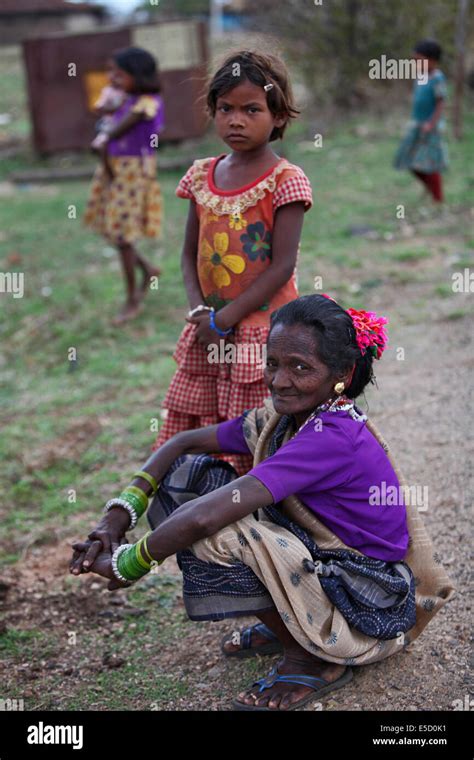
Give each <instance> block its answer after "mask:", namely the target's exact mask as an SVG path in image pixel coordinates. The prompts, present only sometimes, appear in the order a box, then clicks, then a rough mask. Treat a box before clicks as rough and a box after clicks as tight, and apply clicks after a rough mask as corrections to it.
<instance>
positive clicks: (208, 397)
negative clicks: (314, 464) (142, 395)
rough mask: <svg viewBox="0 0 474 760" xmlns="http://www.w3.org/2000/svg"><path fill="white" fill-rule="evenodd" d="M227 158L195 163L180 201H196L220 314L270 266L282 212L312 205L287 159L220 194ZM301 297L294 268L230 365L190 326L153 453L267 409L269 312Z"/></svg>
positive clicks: (207, 297)
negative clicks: (187, 433) (188, 434)
mask: <svg viewBox="0 0 474 760" xmlns="http://www.w3.org/2000/svg"><path fill="white" fill-rule="evenodd" d="M224 157H225V154H222V155H220V156H217V157H215V158H204V159H199V160H197V161H194V163H193V165H192V166H191V167H190V169H189V170H188V171H187V172H186V174H185V175H184V177H183V178H182V179H181V181H180V182H179V184H178V187H177V189H176V195H177V196H178V197H179V198H186V199H189V200H194V201H195V203H196V213H197V216H198V219H199V240H198V251H197V262H196V264H197V271H198V278H199V283H200V286H201V290H202V293H203V296H204V301H205V303H206V304H207V305H208V306H212V307H214V309H215V310H216V312H217V311H218V310H219V309H221V308H223V307H224V306H225V305H226V304H228V303H231V302H232V301H234V300H235V299H236V298H237V297H238V296H239V295H240V294H241V293H243V292H244V290H245V289H246V288H247V287H249V286H250V285H251V284H252V283H253V282H254V280H256V279H257V278H258V277H259V275H260V274H262V273H263V272H264V271H265V270H266V269H267V268H268V267H269V266H270V263H271V261H272V231H273V226H274V221H275V214H276V212H277V210H278V209H279V208H280V207H281V206H283V205H285V204H287V203H294V202H298V201H300V202H303V203H304V207H305V211H307V210H308V209H309V208H311V205H312V191H311V185H310V182H309V180H308V178H307V177H306V175H305V174H304V172H303V171H302V170H301V169H300V168H299V167H298V166H295V165H294V164H291V163H289V162H288V161H287V160H286V159H284V158H280V159H279V161H278V163H277V164H276V165H275V166H273V167H272V168H271V169H269V170H268V171H267V172H265V174H263V175H262V176H261V177H259V178H258V179H256V180H255V181H254V182H252V183H250V184H249V185H246V186H245V187H242V188H240V189H238V190H221V189H219V188H218V187H216V185H215V184H214V170H215V166H216V164H217V162H218V161H220V160H221V159H222V158H224ZM298 253H299V248H298ZM297 297H298V290H297V279H296V266H295V269H294V271H293V273H292V275H291V277H290V279H289V280H288V281H287V282H286V283H285V284H284V285H283V286H282V287H281V288H280V289H279V290H278V291H277V292H276V293H275V294H274V295H273V296H272V298H271V299H269V301H267V302H266V303H264V304H262V306H260V308H259V309H257V310H256V311H254V312H253V313H252V314H248V315H247V316H246V317H244V318H243V319H242V320H241V321H240V322H239V323H238V324H237V325H235V326H234V329H235V334H234V340H235V349H230V351H234V354H227V357H233V358H231V360H230V361H229V359H228V358H227V357H225V356H224V355H223V353H222V351H221V353H220V360H219V361H218V362H217V361H215V362H211V361H210V355H209V354H208V351H207V350H206V349H205V348H204V347H203V346H201V345H200V344H199V343H198V341H197V339H196V326H195V325H192V324H189V323H187V324H186V326H185V327H184V329H183V331H182V333H181V336H180V338H179V340H178V344H177V346H176V350H175V352H174V354H173V358H174V359H175V361H176V362H177V364H178V369H177V371H176V372H175V374H174V376H173V378H172V380H171V384H170V386H169V388H168V391H167V393H166V396H165V399H164V401H163V409H166V410H167V413H166V412H165V414H166V418H165V421H164V424H163V426H162V428H161V430H160V433H159V435H158V437H157V439H156V442H155V444H154V446H153V449H154V450H156V449H157V448H159V446H161V445H162V444H163V443H164V442H165V441H166V440H168V438H170V437H171V436H173V435H175V434H176V433H178V432H180V431H182V430H190V429H194V428H198V427H205V426H207V425H215V424H217V423H219V422H223V421H225V420H229V419H232V418H233V417H238V416H239V415H240V414H242V412H243V411H244V410H245V409H253V408H254V407H258V406H261V405H262V404H263V400H264V399H265V398H266V397H268V396H269V391H268V388H267V387H266V385H265V383H264V381H263V368H264V365H263V361H262V358H263V356H264V354H263V351H262V349H263V347H264V346H265V344H266V340H267V335H268V332H269V326H270V314H271V313H272V311H274V310H275V309H277V308H279V307H280V306H283V304H285V303H288V302H289V301H292V300H294V299H295V298H297ZM219 341H222V344H223V341H224V339H221V338H220V337H219V336H218V335H217V334H216V344H219ZM227 345H229V344H227ZM236 358H237V360H235V359H236ZM220 458H221V459H224V460H225V461H229V462H231V463H232V464H233V466H234V467H235V468H236V470H237V472H238V473H239V475H243V474H245V473H246V472H248V470H249V469H251V467H252V457H251V456H243V455H242V456H240V455H232V456H230V455H229V456H226V455H220Z"/></svg>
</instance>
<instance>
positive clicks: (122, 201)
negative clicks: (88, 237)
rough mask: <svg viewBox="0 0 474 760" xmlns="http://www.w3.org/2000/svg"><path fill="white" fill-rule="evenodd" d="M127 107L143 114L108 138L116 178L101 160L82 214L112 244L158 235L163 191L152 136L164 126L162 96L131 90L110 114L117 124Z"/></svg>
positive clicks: (111, 162) (108, 151)
mask: <svg viewBox="0 0 474 760" xmlns="http://www.w3.org/2000/svg"><path fill="white" fill-rule="evenodd" d="M129 113H138V114H141V115H142V116H143V118H142V119H141V120H140V121H139V122H138V123H137V124H135V126H133V127H132V128H131V129H130V130H129V131H128V132H126V133H125V134H123V135H122V136H121V137H118V138H116V139H114V140H110V142H109V143H108V146H107V158H108V163H109V165H110V167H111V169H112V171H113V174H114V178H113V179H112V180H111V179H110V178H109V177H108V176H107V174H106V172H105V169H104V167H103V165H102V164H99V166H98V167H97V169H96V170H95V173H94V177H93V181H92V185H91V189H90V193H89V198H88V201H87V207H86V210H85V213H84V218H83V222H84V224H85V225H86V226H87V227H90V228H91V229H93V230H94V231H95V232H98V233H99V234H100V235H103V236H104V237H105V238H106V239H107V240H108V241H109V242H111V243H112V244H114V245H121V244H123V243H134V242H136V241H137V240H140V238H143V237H150V238H160V237H161V224H162V195H161V188H160V185H159V183H158V181H157V160H156V148H155V147H153V145H154V143H153V139H152V138H156V136H157V135H158V133H159V132H160V131H161V130H162V128H163V124H164V116H163V113H164V109H163V100H162V98H161V96H160V95H131V96H129V97H128V98H127V99H126V100H125V102H124V104H123V105H122V106H121V107H120V108H119V109H118V110H117V111H116V112H115V113H114V114H113V116H112V117H111V118H112V120H113V122H114V123H115V124H118V123H119V122H120V120H121V119H123V117H124V116H126V115H127V114H129Z"/></svg>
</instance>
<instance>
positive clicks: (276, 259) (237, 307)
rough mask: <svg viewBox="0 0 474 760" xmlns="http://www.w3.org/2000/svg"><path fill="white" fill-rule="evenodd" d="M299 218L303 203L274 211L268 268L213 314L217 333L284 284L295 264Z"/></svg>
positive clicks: (300, 218)
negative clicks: (217, 328)
mask: <svg viewBox="0 0 474 760" xmlns="http://www.w3.org/2000/svg"><path fill="white" fill-rule="evenodd" d="M303 217H304V203H303V202H301V201H297V202H295V203H288V204H286V205H285V206H281V208H279V209H278V210H277V212H276V214H275V224H274V228H273V238H272V261H271V264H270V266H269V267H268V268H267V269H266V270H265V271H264V272H262V274H261V275H259V276H258V277H257V279H256V280H255V281H254V282H253V283H252V284H251V285H250V286H249V287H248V288H247V289H246V290H245V292H244V293H242V294H241V295H240V296H239V297H238V298H236V299H235V301H233V302H232V303H230V304H227V306H224V307H223V308H222V309H220V310H219V311H218V312H217V314H216V320H215V321H216V325H217V326H218V327H220V329H221V330H227V329H228V328H229V327H232V326H233V325H235V324H237V322H240V321H241V320H242V319H243V318H244V317H246V316H247V314H251V313H252V312H253V311H255V310H256V309H258V308H259V307H260V306H261V305H262V304H263V303H265V301H267V300H269V299H270V298H272V296H273V295H275V293H276V292H277V291H278V290H279V289H280V288H281V287H282V286H283V285H284V284H285V282H288V280H289V279H290V277H291V275H292V273H293V270H294V268H295V264H296V256H297V253H298V244H299V241H300V237H301V230H302V227H303Z"/></svg>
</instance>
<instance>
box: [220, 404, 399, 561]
mask: <svg viewBox="0 0 474 760" xmlns="http://www.w3.org/2000/svg"><path fill="white" fill-rule="evenodd" d="M243 419H244V415H241V416H240V417H236V418H235V419H233V420H228V421H226V422H222V423H221V424H220V425H219V427H218V428H217V439H218V441H219V446H220V449H221V451H223V452H224V453H229V454H248V453H249V448H248V446H247V443H246V441H245V438H244V435H243V431H242V422H243ZM318 419H319V420H321V423H322V424H319V425H318V427H317V428H316V427H315V420H312V421H311V422H309V423H308V424H307V425H305V426H304V427H303V429H302V430H301V431H300V432H299V433H297V434H296V435H295V436H294V438H292V439H291V440H289V441H287V442H286V443H285V444H283V446H281V447H280V448H279V449H278V450H277V451H276V452H275V454H274V455H273V456H271V457H268V458H267V459H265V460H264V461H263V462H260V464H258V465H256V467H254V468H253V469H252V470H250V471H249V472H248V473H247V475H252V476H253V477H255V478H257V479H258V480H260V482H261V483H263V485H264V486H265V487H266V488H267V489H268V490H269V491H270V493H271V494H272V496H273V500H274V502H277V501H280V500H281V499H284V498H285V497H286V496H289V495H291V494H294V495H295V496H297V497H298V498H299V499H300V500H301V501H302V502H303V504H305V505H306V506H307V507H309V509H311V510H312V511H313V512H314V513H315V515H317V517H318V519H319V520H320V521H321V522H322V523H324V525H326V526H327V527H328V528H329V529H330V530H331V531H332V532H333V533H335V534H336V536H338V537H339V538H340V539H341V540H342V541H344V543H345V544H346V545H347V546H349V547H353V548H355V549H357V550H358V551H360V552H362V554H365V555H366V556H368V557H373V558H375V559H381V560H385V561H387V562H396V561H400V560H402V559H403V558H404V556H405V554H406V551H407V548H408V529H407V522H406V511H405V505H404V501H403V494H402V493H401V490H400V488H399V481H398V478H397V476H396V474H395V471H394V469H393V467H392V465H391V464H390V460H389V458H388V456H387V454H386V453H385V451H384V450H383V448H382V446H381V445H380V444H379V442H378V441H377V440H376V438H375V437H374V436H373V435H372V433H371V432H370V431H369V430H367V427H366V424H365V422H359V421H357V420H354V419H352V417H351V416H350V414H349V413H348V412H347V411H338V412H321V413H320V415H319V417H318ZM394 489H396V491H395V490H394ZM395 494H396V498H394V495H395Z"/></svg>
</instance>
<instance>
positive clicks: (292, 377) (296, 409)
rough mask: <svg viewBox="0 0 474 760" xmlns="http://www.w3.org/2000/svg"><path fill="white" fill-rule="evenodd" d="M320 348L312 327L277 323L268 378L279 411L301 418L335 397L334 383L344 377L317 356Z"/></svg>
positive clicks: (269, 349)
mask: <svg viewBox="0 0 474 760" xmlns="http://www.w3.org/2000/svg"><path fill="white" fill-rule="evenodd" d="M317 349H318V344H317V337H316V335H315V333H314V331H313V330H312V329H311V327H308V326H306V325H291V326H287V325H283V324H281V323H277V324H276V325H275V326H274V327H273V328H272V330H271V332H270V335H269V336H268V341H267V363H266V366H265V371H264V378H265V382H266V384H267V386H268V388H269V389H270V391H271V394H272V401H273V405H274V407H275V411H276V412H278V414H294V415H296V417H297V419H298V416H300V417H304V415H305V414H307V413H309V412H310V411H312V410H313V409H314V408H315V407H316V406H318V404H322V403H323V402H325V401H327V400H328V399H329V398H332V397H334V396H335V393H334V384H335V383H336V382H338V380H339V379H341V378H338V377H335V376H334V375H333V373H332V372H331V370H330V369H329V368H328V367H327V366H326V365H325V364H323V363H322V362H321V361H320V360H319V359H318V358H317Z"/></svg>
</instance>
